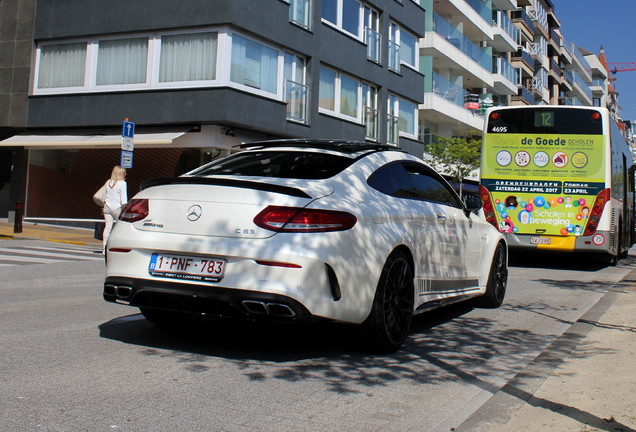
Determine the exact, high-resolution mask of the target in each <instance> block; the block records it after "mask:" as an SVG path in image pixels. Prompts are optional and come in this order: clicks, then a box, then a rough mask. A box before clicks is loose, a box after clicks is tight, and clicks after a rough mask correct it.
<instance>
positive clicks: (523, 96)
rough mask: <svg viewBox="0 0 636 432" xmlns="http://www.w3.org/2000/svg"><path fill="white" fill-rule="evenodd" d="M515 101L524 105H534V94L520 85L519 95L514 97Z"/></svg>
mask: <svg viewBox="0 0 636 432" xmlns="http://www.w3.org/2000/svg"><path fill="white" fill-rule="evenodd" d="M512 100H513V101H515V102H521V103H522V104H524V105H534V95H533V94H532V92H531V91H530V90H528V89H527V88H525V87H524V86H519V88H518V90H517V95H516V96H513V97H512Z"/></svg>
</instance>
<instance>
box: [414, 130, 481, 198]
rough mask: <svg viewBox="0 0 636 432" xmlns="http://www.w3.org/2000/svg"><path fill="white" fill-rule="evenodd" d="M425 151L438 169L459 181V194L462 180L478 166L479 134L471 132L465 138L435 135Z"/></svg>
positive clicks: (479, 152)
mask: <svg viewBox="0 0 636 432" xmlns="http://www.w3.org/2000/svg"><path fill="white" fill-rule="evenodd" d="M426 151H427V153H428V154H429V155H430V156H431V158H432V160H433V164H434V166H435V168H436V169H437V170H438V171H440V172H442V173H443V174H446V175H448V176H450V177H452V178H453V179H454V180H455V181H457V182H459V184H460V195H461V190H462V183H463V180H464V179H465V178H466V177H468V175H469V174H470V173H471V172H472V171H474V170H475V169H477V168H479V163H480V155H481V136H480V135H478V134H472V135H469V136H468V137H466V138H448V137H443V136H439V135H437V136H435V139H433V142H432V143H430V144H429V145H428V146H427V147H426Z"/></svg>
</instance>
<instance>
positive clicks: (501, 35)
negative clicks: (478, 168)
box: [419, 0, 598, 143]
mask: <svg viewBox="0 0 636 432" xmlns="http://www.w3.org/2000/svg"><path fill="white" fill-rule="evenodd" d="M422 5H423V7H424V8H425V9H426V10H430V11H432V12H431V13H429V14H428V15H427V26H426V30H427V31H426V36H425V38H424V40H423V41H421V44H420V56H421V58H420V64H421V65H422V67H421V72H422V73H423V74H424V75H425V76H426V81H425V92H426V94H425V98H424V104H422V105H421V106H420V112H419V117H420V136H421V140H422V141H423V142H425V143H426V142H429V141H430V140H431V139H433V138H434V136H435V135H443V136H465V135H467V134H468V133H470V132H471V131H480V130H481V128H482V126H483V117H482V113H483V110H484V108H487V107H490V106H493V105H494V106H496V105H521V104H525V105H535V104H572V105H574V104H576V105H587V106H590V105H593V104H594V103H595V102H596V103H598V100H596V99H595V97H594V95H593V93H592V89H591V88H590V85H591V84H592V82H593V79H594V78H593V76H592V74H593V73H594V72H593V70H594V69H593V67H592V66H590V64H589V63H588V57H587V54H589V53H586V52H583V51H581V49H580V48H578V47H576V46H575V45H574V44H573V43H571V42H568V41H567V40H566V39H565V38H564V37H563V34H562V33H561V29H560V27H561V24H560V21H559V19H558V17H557V14H556V11H555V7H554V4H553V2H552V1H550V0H488V1H483V0H435V1H432V0H429V1H422ZM590 61H591V59H590Z"/></svg>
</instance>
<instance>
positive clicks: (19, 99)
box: [0, 0, 425, 219]
mask: <svg viewBox="0 0 636 432" xmlns="http://www.w3.org/2000/svg"><path fill="white" fill-rule="evenodd" d="M0 7H2V17H3V20H5V19H6V20H10V18H9V17H11V16H12V17H13V20H12V22H13V23H14V24H15V25H14V27H20V29H18V28H16V30H15V31H14V32H13V33H12V34H7V35H5V34H3V41H7V42H8V43H12V44H13V45H14V47H15V49H14V51H15V53H18V52H19V53H20V55H17V54H16V55H15V56H14V58H15V59H16V61H14V62H13V63H12V64H11V65H9V66H8V67H6V68H5V69H4V70H5V71H7V72H9V73H12V74H13V76H15V77H17V76H20V77H22V81H20V82H17V83H14V84H12V85H13V87H11V88H9V89H6V88H5V87H6V85H7V83H8V80H5V78H6V75H3V76H2V81H3V83H2V84H3V90H9V91H7V92H5V93H3V94H2V96H3V97H9V98H12V99H14V100H15V101H16V102H15V103H14V104H10V105H3V106H2V107H0V116H1V117H0V118H1V119H2V123H0V138H1V139H3V141H2V142H1V143H0V145H1V146H2V147H1V148H2V149H3V160H6V159H9V154H10V159H11V165H12V166H13V170H12V172H11V176H10V181H8V182H5V184H4V185H3V189H8V190H9V191H10V192H8V194H9V195H10V198H8V199H7V197H6V194H7V192H6V191H5V192H4V195H3V196H4V200H3V201H4V202H3V204H0V217H2V216H4V215H6V214H7V212H8V211H10V210H11V207H12V205H13V204H14V203H15V202H16V201H22V200H23V201H25V214H26V216H28V217H33V218H37V217H43V218H58V219H59V218H78V219H90V218H96V217H99V212H98V209H96V208H94V205H92V204H91V196H92V193H93V190H94V189H95V190H96V189H97V188H98V187H99V186H100V185H101V184H102V183H103V182H104V181H105V179H106V178H108V176H109V173H110V170H111V169H112V166H113V165H116V164H118V163H119V161H120V146H121V128H122V121H124V120H125V119H128V120H129V121H131V122H134V123H135V125H136V127H135V134H134V139H133V142H134V152H133V154H134V157H133V168H132V169H130V170H129V176H128V181H129V193H130V194H132V193H134V192H135V191H136V189H137V188H138V184H139V182H140V181H142V180H144V179H146V178H152V177H162V176H173V175H178V174H181V173H183V172H186V171H187V170H189V169H192V168H194V167H196V166H198V165H200V164H201V163H203V162H206V161H208V160H211V159H213V158H215V157H218V156H220V155H224V154H227V153H229V152H231V151H234V147H235V146H236V145H239V144H241V142H245V141H254V140H261V139H272V138H284V137H309V138H340V139H343V138H344V139H350V140H361V141H364V140H369V141H373V142H380V143H390V144H395V145H399V146H400V147H402V148H404V149H406V150H407V151H409V152H412V153H415V154H419V155H421V154H422V152H423V148H422V144H421V143H419V142H418V136H417V130H418V125H417V107H418V106H419V105H420V104H421V103H422V102H423V99H424V77H423V75H422V74H421V73H420V72H419V70H418V63H417V46H418V41H419V40H420V39H421V38H423V37H424V26H425V11H424V9H423V8H422V7H421V6H420V5H419V4H418V3H416V2H413V1H412V0H407V1H404V2H397V1H395V0H369V1H364V2H362V1H357V0H322V1H321V0H259V1H257V2H255V1H253V0H215V1H212V2H211V1H209V0H191V1H188V2H179V1H176V0H127V1H122V0H114V1H111V2H108V3H107V4H106V3H104V2H102V1H100V0H59V1H55V2H43V1H39V2H36V1H35V0H20V1H18V0H4V1H3V2H2V3H0ZM3 28H5V27H4V26H3ZM14 81H15V79H14ZM68 197H72V199H69V198H68Z"/></svg>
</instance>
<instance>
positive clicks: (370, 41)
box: [364, 27, 382, 63]
mask: <svg viewBox="0 0 636 432" xmlns="http://www.w3.org/2000/svg"><path fill="white" fill-rule="evenodd" d="M364 36H365V42H366V44H367V58H369V59H370V60H373V61H374V62H376V63H380V56H381V52H380V47H381V46H382V35H381V34H380V33H378V32H376V31H374V30H372V29H370V28H369V27H367V29H366V32H365V35H364Z"/></svg>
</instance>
